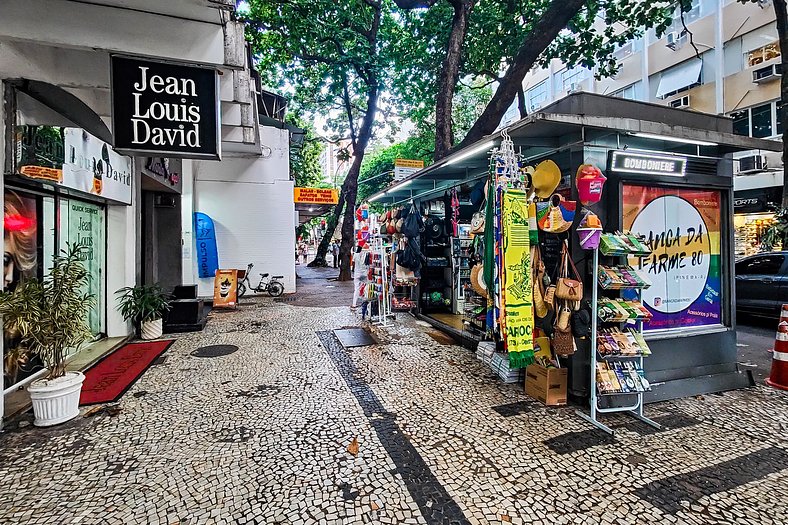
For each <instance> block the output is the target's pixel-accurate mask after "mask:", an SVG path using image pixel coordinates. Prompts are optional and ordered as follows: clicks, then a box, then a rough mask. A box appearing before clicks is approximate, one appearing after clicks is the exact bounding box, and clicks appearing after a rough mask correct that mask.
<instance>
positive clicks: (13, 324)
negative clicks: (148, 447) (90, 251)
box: [0, 244, 95, 427]
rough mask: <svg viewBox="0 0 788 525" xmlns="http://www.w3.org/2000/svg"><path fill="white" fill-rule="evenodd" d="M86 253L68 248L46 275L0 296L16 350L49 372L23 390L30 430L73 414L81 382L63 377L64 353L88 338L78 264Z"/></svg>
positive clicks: (86, 300) (84, 280)
mask: <svg viewBox="0 0 788 525" xmlns="http://www.w3.org/2000/svg"><path fill="white" fill-rule="evenodd" d="M85 250H87V247H85V246H82V245H79V244H72V245H68V248H67V249H65V250H63V251H62V252H61V254H60V255H56V256H55V257H53V259H52V269H51V270H50V272H49V275H47V276H46V277H44V279H43V280H41V279H35V278H34V279H29V280H27V281H25V282H24V283H22V284H21V285H20V286H18V287H17V288H16V289H15V290H14V291H3V292H0V315H2V316H3V322H4V323H5V326H6V329H7V330H10V331H13V332H14V333H16V334H18V336H19V339H20V345H22V346H24V347H26V348H28V349H29V350H30V351H31V352H32V353H35V354H37V355H38V356H39V358H40V359H41V362H42V363H43V364H44V366H45V367H46V368H47V369H48V370H49V372H48V374H47V375H46V376H44V378H43V379H38V380H36V381H33V382H32V383H31V384H30V386H29V387H28V393H29V394H30V399H31V401H32V402H33V413H34V415H35V420H34V422H33V424H35V425H36V426H42V427H43V426H51V425H57V424H59V423H63V422H65V421H68V420H69V419H72V418H74V417H76V416H77V415H78V414H79V395H80V392H81V390H82V382H83V381H84V380H85V376H84V375H83V374H82V373H81V372H66V357H67V352H68V351H69V350H70V349H76V348H79V347H80V346H81V345H82V344H83V343H85V342H86V341H88V340H89V339H91V338H92V337H93V334H92V333H91V331H90V325H89V323H88V314H89V312H90V309H91V308H92V307H93V305H94V303H95V297H94V296H93V295H91V294H89V293H85V291H84V290H85V289H86V288H87V285H88V282H89V279H90V277H89V274H88V271H87V270H86V269H85V267H84V266H83V264H82V262H81V261H82V259H83V257H84V254H83V252H84V251H85Z"/></svg>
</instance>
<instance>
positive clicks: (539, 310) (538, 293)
mask: <svg viewBox="0 0 788 525" xmlns="http://www.w3.org/2000/svg"><path fill="white" fill-rule="evenodd" d="M532 252H533V255H532V256H531V260H532V261H533V265H532V279H531V282H532V283H533V289H534V290H533V293H534V313H535V314H536V317H539V318H543V317H544V316H545V315H547V304H546V303H545V301H544V292H543V291H542V288H543V287H544V283H543V282H542V277H543V276H544V271H545V268H544V262H542V256H541V255H540V253H539V245H538V244H537V245H536V246H534V247H533V249H532Z"/></svg>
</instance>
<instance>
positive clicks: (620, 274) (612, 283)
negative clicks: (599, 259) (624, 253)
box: [599, 265, 651, 290]
mask: <svg viewBox="0 0 788 525" xmlns="http://www.w3.org/2000/svg"><path fill="white" fill-rule="evenodd" d="M599 286H601V287H602V288H603V289H605V290H621V289H623V288H641V289H646V288H648V287H649V286H651V281H650V280H649V279H648V278H647V277H646V276H645V274H644V272H639V271H637V270H635V269H634V268H632V267H631V266H625V265H622V266H603V265H600V266H599Z"/></svg>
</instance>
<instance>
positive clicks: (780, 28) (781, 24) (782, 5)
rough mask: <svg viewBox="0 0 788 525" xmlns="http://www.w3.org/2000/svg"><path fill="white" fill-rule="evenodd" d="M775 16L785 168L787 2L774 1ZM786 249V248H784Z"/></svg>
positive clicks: (786, 201)
mask: <svg viewBox="0 0 788 525" xmlns="http://www.w3.org/2000/svg"><path fill="white" fill-rule="evenodd" d="M774 14H775V15H776V16H777V35H778V37H779V39H780V62H781V63H782V68H783V75H782V77H780V103H781V107H779V108H777V111H780V112H781V116H782V119H781V120H782V123H783V167H784V166H785V163H786V161H788V120H786V119H788V8H787V7H786V2H785V0H774ZM782 207H783V208H788V177H785V176H784V177H783V199H782ZM783 249H785V247H783Z"/></svg>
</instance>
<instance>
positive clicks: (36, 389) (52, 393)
mask: <svg viewBox="0 0 788 525" xmlns="http://www.w3.org/2000/svg"><path fill="white" fill-rule="evenodd" d="M84 380H85V376H84V375H83V374H82V372H66V375H64V376H63V377H58V378H56V379H38V380H36V381H33V382H32V383H30V386H28V387H27V393H28V394H30V400H31V401H32V402H33V414H34V415H35V416H36V418H35V420H34V421H33V424H34V425H35V426H37V427H49V426H52V425H59V424H60V423H65V422H66V421H68V420H69V419H73V418H75V417H77V416H78V415H79V394H80V392H81V391H82V382H83V381H84Z"/></svg>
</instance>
